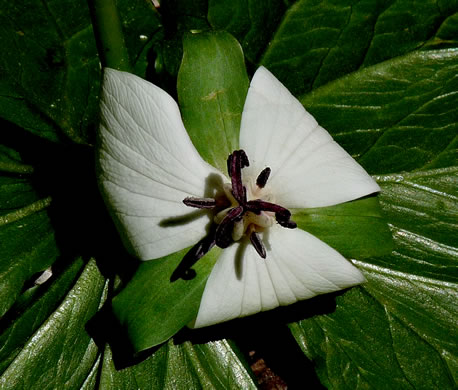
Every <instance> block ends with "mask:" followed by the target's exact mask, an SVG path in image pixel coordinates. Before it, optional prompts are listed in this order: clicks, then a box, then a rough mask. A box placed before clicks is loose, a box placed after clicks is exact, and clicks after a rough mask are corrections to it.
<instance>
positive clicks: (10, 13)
mask: <svg viewBox="0 0 458 390" xmlns="http://www.w3.org/2000/svg"><path fill="white" fill-rule="evenodd" d="M118 3H119V7H120V10H121V15H122V18H123V21H124V23H125V24H126V25H129V26H130V27H131V28H130V29H129V34H128V36H129V39H128V43H129V47H130V54H131V57H132V62H133V63H134V64H135V65H137V63H139V62H141V63H142V64H143V65H142V64H139V65H138V67H136V69H138V70H139V71H142V72H143V73H144V71H145V63H144V62H145V56H146V53H144V52H143V50H144V46H145V44H147V43H149V42H150V40H151V39H152V35H153V32H156V30H157V29H158V27H159V22H158V19H157V16H156V14H155V12H154V10H153V9H152V6H151V4H150V2H147V1H141V0H137V1H135V7H134V6H133V4H132V2H130V1H119V2H118ZM139 15H142V16H148V21H147V20H146V19H144V22H143V23H141V24H139V23H138V22H135V20H136V19H138V17H139ZM0 24H1V25H2V26H3V27H2V29H1V31H0V39H1V41H2V42H4V46H3V53H4V54H3V55H2V56H1V59H0V75H1V77H0V101H1V104H0V116H1V117H2V118H3V119H6V120H8V121H10V122H13V123H15V124H17V125H18V126H20V127H22V128H24V129H26V130H28V131H30V132H32V133H33V134H36V135H39V136H40V137H43V138H47V139H49V140H52V141H58V140H62V139H64V138H65V137H62V135H63V134H65V136H67V137H69V138H70V139H71V140H73V141H74V142H77V143H90V142H92V141H93V139H94V135H93V129H94V125H95V123H96V121H97V118H96V114H97V112H98V107H97V105H98V92H99V83H98V81H99V78H100V66H99V61H98V57H97V51H96V47H95V41H94V36H93V31H92V27H91V25H90V18H89V9H88V8H87V4H86V3H85V2H79V1H76V2H75V1H55V0H53V1H48V2H46V3H43V2H39V1H36V0H34V1H24V0H21V1H16V2H14V3H8V2H4V4H3V7H2V13H1V15H0ZM132 27H135V28H132ZM145 36H146V37H147V38H146V39H145V38H144V37H145Z"/></svg>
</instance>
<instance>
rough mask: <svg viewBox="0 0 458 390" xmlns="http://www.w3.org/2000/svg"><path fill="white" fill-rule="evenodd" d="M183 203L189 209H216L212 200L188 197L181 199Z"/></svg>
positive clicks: (214, 201)
mask: <svg viewBox="0 0 458 390" xmlns="http://www.w3.org/2000/svg"><path fill="white" fill-rule="evenodd" d="M183 203H184V204H185V205H186V206H189V207H195V208H198V209H213V208H215V207H216V200H215V199H213V198H193V197H188V198H184V199H183Z"/></svg>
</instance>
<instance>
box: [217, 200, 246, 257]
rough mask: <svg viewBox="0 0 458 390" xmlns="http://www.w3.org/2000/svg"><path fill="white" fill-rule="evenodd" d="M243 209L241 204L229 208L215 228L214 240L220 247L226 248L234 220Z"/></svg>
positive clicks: (229, 241) (229, 242)
mask: <svg viewBox="0 0 458 390" xmlns="http://www.w3.org/2000/svg"><path fill="white" fill-rule="evenodd" d="M243 211H244V210H243V207H242V206H237V207H234V208H232V209H230V210H229V212H228V213H227V214H226V216H225V217H224V219H223V220H222V221H221V223H220V224H219V225H218V227H217V228H216V235H215V241H216V245H218V246H219V247H220V248H227V247H228V246H229V245H230V244H231V242H232V230H233V226H234V221H235V220H237V218H239V217H240V216H241V215H242V214H243Z"/></svg>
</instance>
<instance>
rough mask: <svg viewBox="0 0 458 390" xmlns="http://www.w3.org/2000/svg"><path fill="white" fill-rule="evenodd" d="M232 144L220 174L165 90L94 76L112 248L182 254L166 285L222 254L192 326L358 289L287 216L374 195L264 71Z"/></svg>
mask: <svg viewBox="0 0 458 390" xmlns="http://www.w3.org/2000/svg"><path fill="white" fill-rule="evenodd" d="M206 131H211V129H207V130H206ZM239 146H240V149H239V150H237V151H234V152H233V153H232V154H231V155H230V156H228V160H227V161H228V172H227V174H226V173H224V172H220V171H218V170H217V169H216V168H214V167H212V166H211V165H210V164H208V163H207V162H205V161H204V160H203V159H202V158H201V157H200V155H199V153H198V152H197V150H196V148H195V147H194V146H193V144H192V142H191V140H190V138H189V136H188V134H187V132H186V129H185V128H184V125H183V122H182V120H181V116H180V112H179V109H178V106H177V104H176V102H175V101H174V100H173V99H172V98H171V97H170V96H169V95H168V94H167V93H166V92H165V91H163V90H161V89H160V88H158V87H156V86H155V85H153V84H151V83H149V82H147V81H145V80H143V79H141V78H139V77H137V76H134V75H132V74H129V73H125V72H119V71H116V70H113V69H105V76H104V82H103V93H102V98H101V124H100V131H99V149H98V150H99V151H98V171H99V172H98V178H99V184H100V187H101V190H102V193H103V195H104V198H105V200H106V202H107V205H108V207H109V209H110V211H111V214H112V216H113V218H114V220H115V223H116V225H117V227H118V229H119V231H120V233H121V237H122V238H123V241H124V244H125V245H126V247H127V248H128V249H129V250H130V252H131V253H133V254H134V255H136V256H138V257H139V258H140V259H142V260H153V259H158V258H161V257H163V256H166V255H169V254H171V253H175V252H177V251H179V250H182V249H185V248H191V249H190V250H189V251H188V254H187V255H186V256H185V259H184V260H183V262H182V264H184V266H183V267H184V269H182V267H179V268H178V269H177V271H176V272H175V273H174V275H171V279H172V282H171V283H173V279H174V278H177V277H183V278H185V277H186V275H187V267H188V266H190V265H192V264H193V263H194V262H195V261H197V260H199V258H201V257H202V256H204V255H205V253H206V252H208V251H209V250H211V248H212V247H213V246H214V245H216V246H219V247H220V248H223V250H222V252H221V255H220V256H219V258H218V260H217V262H216V264H215V266H214V268H213V270H212V271H211V273H210V276H209V278H208V281H207V283H206V286H205V290H204V293H203V296H202V300H201V303H200V308H199V312H198V314H197V318H196V320H195V323H194V326H195V327H203V326H208V325H212V324H215V323H219V322H223V321H227V320H230V319H233V318H237V317H243V316H247V315H250V314H254V313H257V312H260V311H264V310H270V309H273V308H275V307H277V306H280V305H289V304H292V303H294V302H296V301H298V300H303V299H308V298H311V297H313V296H316V295H318V294H324V293H328V292H332V291H337V290H340V289H344V288H347V287H350V286H354V285H357V284H360V283H362V282H364V280H365V279H364V276H363V275H362V274H361V272H360V271H359V270H358V269H357V268H356V267H354V266H353V265H352V264H351V263H350V262H349V261H348V260H346V259H345V258H344V257H343V256H341V255H340V254H339V253H338V252H337V251H335V250H334V249H333V248H331V247H330V246H328V245H327V244H325V243H324V242H322V241H321V240H319V239H318V238H316V237H314V236H313V235H311V234H309V233H307V232H306V231H304V230H302V229H300V228H298V227H296V224H295V223H294V210H295V209H304V208H315V207H325V206H331V205H336V204H339V203H343V202H347V201H350V200H354V199H357V198H360V197H363V196H366V195H368V194H371V193H374V192H377V191H379V190H380V189H379V187H378V185H377V184H376V183H375V182H374V180H373V179H372V178H371V177H370V176H369V175H368V174H367V173H366V172H365V171H364V169H363V168H362V167H361V166H360V165H358V163H356V161H355V160H354V159H353V158H352V157H351V156H350V155H349V154H348V153H347V152H345V151H344V150H343V149H342V148H341V147H340V146H339V145H338V144H337V143H336V142H335V141H333V139H332V137H331V136H330V135H329V134H328V132H327V131H326V130H324V129H323V128H322V127H321V126H319V125H318V123H317V122H316V120H315V119H314V118H313V117H312V116H311V115H310V114H309V113H308V112H307V111H306V110H305V109H304V108H303V106H302V105H301V103H300V102H299V101H298V100H296V98H294V96H292V94H291V93H290V92H289V91H288V90H287V89H286V88H285V87H284V86H283V85H282V84H281V83H280V82H279V81H278V80H277V79H276V78H275V77H274V76H273V75H272V74H271V73H270V72H269V71H268V70H267V69H265V68H264V67H260V68H259V69H258V70H257V72H256V73H255V75H254V76H253V79H252V81H251V84H250V88H249V90H248V95H247V98H246V102H245V106H244V109H243V113H242V121H241V128H240V139H239ZM215 153H218V151H215ZM190 207H192V208H190ZM151 283H154V281H151ZM183 294H185V292H183Z"/></svg>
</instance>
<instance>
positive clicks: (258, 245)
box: [250, 232, 266, 259]
mask: <svg viewBox="0 0 458 390" xmlns="http://www.w3.org/2000/svg"><path fill="white" fill-rule="evenodd" d="M250 241H251V243H252V244H253V246H254V249H256V252H258V254H259V256H261V257H262V258H263V259H265V258H266V248H264V244H263V243H262V241H261V239H260V238H259V236H258V235H257V233H256V232H252V233H251V234H250Z"/></svg>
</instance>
